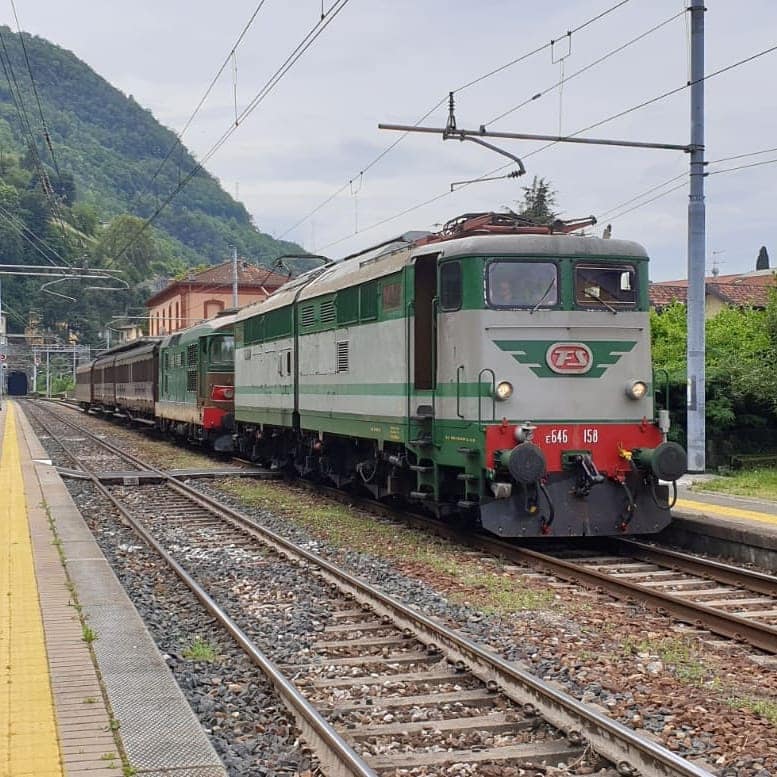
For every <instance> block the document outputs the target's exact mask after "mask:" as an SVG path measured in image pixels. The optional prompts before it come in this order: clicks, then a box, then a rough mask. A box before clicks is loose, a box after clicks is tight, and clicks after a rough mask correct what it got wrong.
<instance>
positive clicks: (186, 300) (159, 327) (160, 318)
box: [146, 261, 288, 335]
mask: <svg viewBox="0 0 777 777" xmlns="http://www.w3.org/2000/svg"><path fill="white" fill-rule="evenodd" d="M287 280H288V277H287V276H285V275H279V274H278V273H275V272H272V271H270V270H267V269H266V268H263V267H257V266H256V265H252V264H248V263H247V262H244V261H239V262H238V264H237V290H238V294H237V298H238V307H243V306H245V305H248V304H250V303H252V302H261V301H262V300H264V299H266V298H267V297H269V296H270V294H272V293H273V292H274V291H275V290H276V289H278V288H279V287H280V286H282V285H283V284H284V283H286V281H287ZM231 307H233V305H232V262H231V261H230V262H224V263H223V264H217V265H214V266H213V267H208V268H207V269H206V270H201V271H200V272H198V273H194V272H192V273H190V274H189V275H188V276H187V277H185V278H181V279H176V280H174V281H172V282H171V283H169V284H168V285H167V286H166V287H165V288H164V289H162V290H161V291H158V292H157V293H156V294H154V296H153V297H151V298H150V299H148V300H147V301H146V308H147V309H148V320H149V326H148V333H149V334H150V335H167V334H171V333H172V332H177V331H178V330H179V329H186V328H187V327H190V326H193V325H194V324H197V323H199V322H200V321H204V320H206V319H209V318H215V317H216V316H217V315H219V313H221V312H222V311H224V310H227V309H229V308H231Z"/></svg>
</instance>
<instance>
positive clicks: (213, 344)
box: [208, 335, 235, 367]
mask: <svg viewBox="0 0 777 777" xmlns="http://www.w3.org/2000/svg"><path fill="white" fill-rule="evenodd" d="M208 353H209V355H210V363H211V364H212V365H219V366H224V367H232V365H233V364H234V362H235V338H234V337H232V335H219V336H218V337H213V338H211V341H210V346H209V349H208Z"/></svg>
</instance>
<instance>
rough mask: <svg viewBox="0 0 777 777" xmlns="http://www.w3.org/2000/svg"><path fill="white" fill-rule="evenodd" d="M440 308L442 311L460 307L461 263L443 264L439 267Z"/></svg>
mask: <svg viewBox="0 0 777 777" xmlns="http://www.w3.org/2000/svg"><path fill="white" fill-rule="evenodd" d="M440 307H441V308H442V309H443V310H458V309H459V308H460V307H461V262H445V263H444V264H443V265H442V266H441V267H440Z"/></svg>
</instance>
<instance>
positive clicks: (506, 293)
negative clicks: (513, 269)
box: [493, 278, 518, 305]
mask: <svg viewBox="0 0 777 777" xmlns="http://www.w3.org/2000/svg"><path fill="white" fill-rule="evenodd" d="M493 302H494V304H495V305H517V304H518V299H517V297H516V294H515V290H514V289H513V284H512V281H509V280H508V279H507V278H503V279H502V280H500V281H499V282H498V283H497V284H496V288H495V289H494V294H493Z"/></svg>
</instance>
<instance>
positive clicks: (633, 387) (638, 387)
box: [626, 380, 648, 399]
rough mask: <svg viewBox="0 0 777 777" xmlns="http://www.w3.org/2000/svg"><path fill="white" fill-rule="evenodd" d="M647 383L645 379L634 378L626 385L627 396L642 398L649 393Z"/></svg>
mask: <svg viewBox="0 0 777 777" xmlns="http://www.w3.org/2000/svg"><path fill="white" fill-rule="evenodd" d="M647 390H648V387H647V383H645V381H644V380H632V381H631V382H630V383H629V384H628V385H627V386H626V396H627V397H628V398H629V399H642V398H643V397H644V396H645V394H647Z"/></svg>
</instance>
